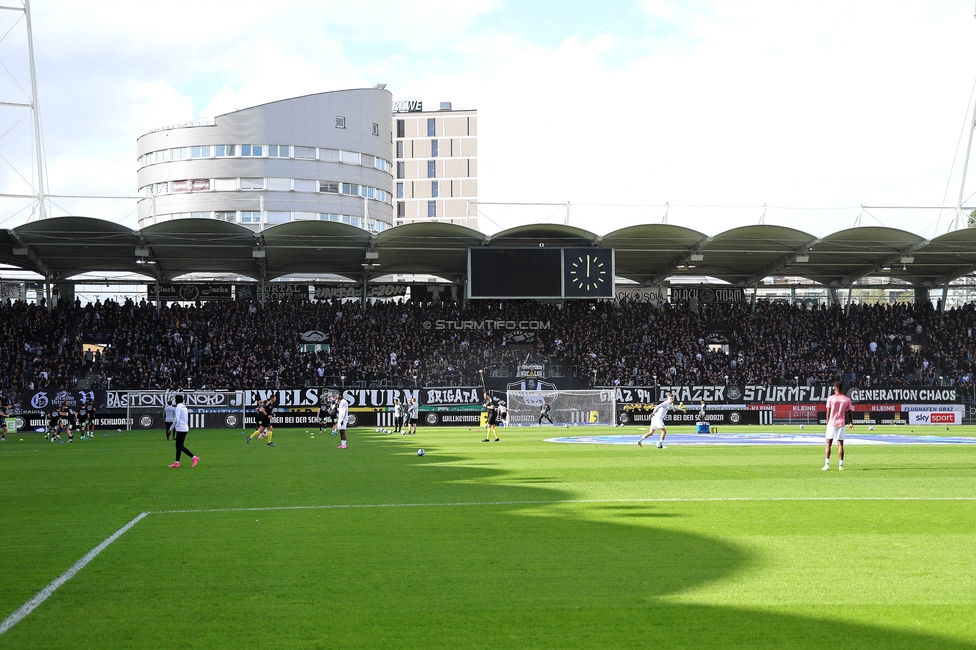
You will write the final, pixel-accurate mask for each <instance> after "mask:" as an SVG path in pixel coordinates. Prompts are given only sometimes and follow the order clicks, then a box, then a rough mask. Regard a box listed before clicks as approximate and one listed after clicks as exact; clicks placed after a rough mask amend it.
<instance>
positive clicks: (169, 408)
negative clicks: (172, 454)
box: [163, 400, 176, 440]
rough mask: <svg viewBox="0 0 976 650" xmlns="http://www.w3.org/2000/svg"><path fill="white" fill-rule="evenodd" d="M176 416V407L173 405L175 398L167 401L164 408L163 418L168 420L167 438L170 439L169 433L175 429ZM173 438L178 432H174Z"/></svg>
mask: <svg viewBox="0 0 976 650" xmlns="http://www.w3.org/2000/svg"><path fill="white" fill-rule="evenodd" d="M175 417H176V407H175V406H173V400H169V401H168V402H166V406H165V407H164V408H163V420H164V421H165V422H166V439H167V440H169V434H170V432H171V431H172V430H173V418H175ZM173 438H176V434H175V433H173Z"/></svg>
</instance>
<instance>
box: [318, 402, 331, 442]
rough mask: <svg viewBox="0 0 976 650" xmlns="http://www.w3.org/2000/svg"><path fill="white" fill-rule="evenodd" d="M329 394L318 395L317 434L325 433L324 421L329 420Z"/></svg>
mask: <svg viewBox="0 0 976 650" xmlns="http://www.w3.org/2000/svg"><path fill="white" fill-rule="evenodd" d="M329 402H330V400H329V394H328V393H322V394H321V395H319V433H322V432H323V431H325V422H326V420H331V419H332V418H331V412H330V409H329Z"/></svg>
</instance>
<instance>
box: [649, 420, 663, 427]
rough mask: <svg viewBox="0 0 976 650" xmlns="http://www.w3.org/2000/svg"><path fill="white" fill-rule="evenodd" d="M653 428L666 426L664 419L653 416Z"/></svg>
mask: <svg viewBox="0 0 976 650" xmlns="http://www.w3.org/2000/svg"><path fill="white" fill-rule="evenodd" d="M651 428H652V429H663V428H664V420H662V419H661V418H651Z"/></svg>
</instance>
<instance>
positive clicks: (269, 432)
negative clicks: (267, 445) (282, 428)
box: [268, 430, 274, 442]
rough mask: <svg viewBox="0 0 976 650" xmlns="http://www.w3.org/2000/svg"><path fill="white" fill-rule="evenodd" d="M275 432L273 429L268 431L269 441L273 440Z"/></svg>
mask: <svg viewBox="0 0 976 650" xmlns="http://www.w3.org/2000/svg"><path fill="white" fill-rule="evenodd" d="M273 433H274V432H273V431H270V430H269V431H268V442H271V436H272V434H273Z"/></svg>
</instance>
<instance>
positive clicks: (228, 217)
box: [213, 212, 237, 222]
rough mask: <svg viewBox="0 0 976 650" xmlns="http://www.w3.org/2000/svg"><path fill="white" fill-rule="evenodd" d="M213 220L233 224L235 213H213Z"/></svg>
mask: <svg viewBox="0 0 976 650" xmlns="http://www.w3.org/2000/svg"><path fill="white" fill-rule="evenodd" d="M213 218H214V219H220V220H221V221H231V222H234V221H237V213H236V212H214V213H213Z"/></svg>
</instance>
